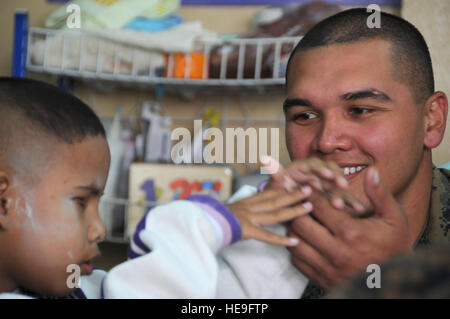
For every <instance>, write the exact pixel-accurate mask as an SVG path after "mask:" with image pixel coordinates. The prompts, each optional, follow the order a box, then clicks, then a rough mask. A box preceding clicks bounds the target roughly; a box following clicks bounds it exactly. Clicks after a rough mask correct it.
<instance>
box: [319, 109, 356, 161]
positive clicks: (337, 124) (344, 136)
mask: <svg viewBox="0 0 450 319" xmlns="http://www.w3.org/2000/svg"><path fill="white" fill-rule="evenodd" d="M314 146H315V150H316V151H317V152H318V153H323V154H331V153H333V152H335V151H337V150H340V151H348V150H349V149H350V148H351V146H352V140H351V138H350V134H349V127H348V123H345V121H344V120H342V119H340V118H339V117H337V116H329V117H326V118H325V119H324V121H323V122H322V127H321V129H320V130H319V132H318V133H317V136H316V140H315V143H314Z"/></svg>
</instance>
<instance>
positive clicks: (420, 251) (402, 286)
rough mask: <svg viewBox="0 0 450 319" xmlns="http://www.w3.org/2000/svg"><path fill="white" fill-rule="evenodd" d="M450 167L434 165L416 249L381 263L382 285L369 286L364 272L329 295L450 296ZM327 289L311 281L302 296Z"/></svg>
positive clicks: (362, 296) (352, 296)
mask: <svg viewBox="0 0 450 319" xmlns="http://www.w3.org/2000/svg"><path fill="white" fill-rule="evenodd" d="M449 230H450V170H446V169H442V168H441V169H438V168H436V167H433V177H432V187H431V200H430V208H429V210H428V216H427V221H426V223H425V225H424V227H423V230H422V232H421V234H420V235H419V237H418V239H417V241H416V243H415V244H414V250H415V253H413V254H409V255H404V256H399V257H397V258H393V259H392V260H390V261H388V262H386V263H385V264H382V265H380V267H381V288H372V289H370V288H368V287H367V284H366V280H367V277H368V276H370V273H363V274H361V275H360V276H358V277H356V278H355V279H354V280H352V281H351V282H349V283H348V284H347V285H344V286H343V287H340V288H338V289H337V290H334V291H332V292H331V293H330V294H329V295H328V296H326V297H327V298H450V236H449ZM323 296H325V291H324V290H323V289H322V288H320V287H319V286H317V285H314V284H312V283H310V284H309V285H308V286H307V287H306V290H305V293H304V294H303V296H302V298H303V299H310V298H320V297H323Z"/></svg>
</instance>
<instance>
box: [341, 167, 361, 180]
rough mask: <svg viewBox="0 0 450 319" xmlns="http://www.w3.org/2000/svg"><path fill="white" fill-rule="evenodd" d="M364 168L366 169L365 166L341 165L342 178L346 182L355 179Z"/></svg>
mask: <svg viewBox="0 0 450 319" xmlns="http://www.w3.org/2000/svg"><path fill="white" fill-rule="evenodd" d="M339 166H341V165H339ZM366 167H367V165H353V166H349V165H342V166H341V168H342V170H343V172H344V176H345V178H346V179H347V180H351V179H353V178H355V177H356V176H357V175H358V174H359V173H361V172H362V171H363V170H364V169H365V168H366Z"/></svg>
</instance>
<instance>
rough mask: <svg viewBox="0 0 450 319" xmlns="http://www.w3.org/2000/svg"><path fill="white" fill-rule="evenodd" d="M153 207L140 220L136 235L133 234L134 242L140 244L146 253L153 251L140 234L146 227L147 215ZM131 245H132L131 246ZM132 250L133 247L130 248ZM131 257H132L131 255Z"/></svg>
mask: <svg viewBox="0 0 450 319" xmlns="http://www.w3.org/2000/svg"><path fill="white" fill-rule="evenodd" d="M152 208H153V207H151V208H150V209H149V210H148V211H147V212H146V213H145V214H144V217H142V219H141V221H140V222H139V224H138V225H137V227H136V230H135V231H134V235H133V242H134V243H135V244H136V246H138V247H139V248H140V249H142V250H143V251H144V252H145V253H146V254H147V253H149V252H151V249H150V248H148V247H147V245H146V244H144V243H143V242H142V240H141V238H139V234H140V232H141V231H143V230H144V229H145V223H146V220H147V215H148V214H149V213H150V211H151V210H152ZM130 247H131V246H130ZM130 250H131V249H130ZM130 250H129V251H128V253H130ZM130 258H131V257H130Z"/></svg>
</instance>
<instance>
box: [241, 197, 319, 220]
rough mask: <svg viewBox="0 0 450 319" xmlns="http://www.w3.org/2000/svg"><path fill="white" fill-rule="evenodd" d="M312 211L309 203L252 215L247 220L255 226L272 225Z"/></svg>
mask: <svg viewBox="0 0 450 319" xmlns="http://www.w3.org/2000/svg"><path fill="white" fill-rule="evenodd" d="M312 210H313V204H312V203H311V202H304V203H302V204H298V205H295V206H292V207H288V208H284V209H280V210H278V211H275V212H269V213H254V214H251V215H250V216H249V219H250V221H251V222H252V223H253V224H255V225H273V224H278V223H282V222H286V221H289V220H291V219H294V218H295V217H299V216H303V215H306V214H308V213H310V212H311V211H312Z"/></svg>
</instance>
